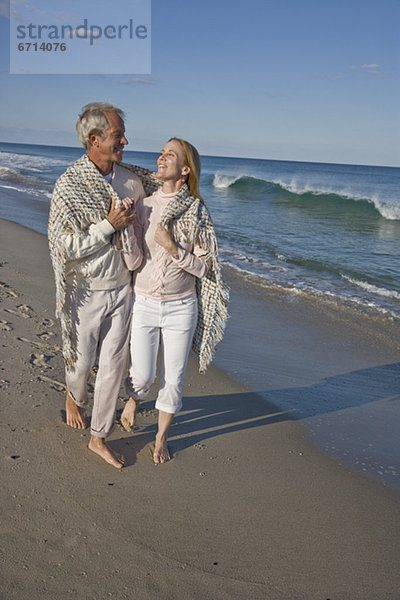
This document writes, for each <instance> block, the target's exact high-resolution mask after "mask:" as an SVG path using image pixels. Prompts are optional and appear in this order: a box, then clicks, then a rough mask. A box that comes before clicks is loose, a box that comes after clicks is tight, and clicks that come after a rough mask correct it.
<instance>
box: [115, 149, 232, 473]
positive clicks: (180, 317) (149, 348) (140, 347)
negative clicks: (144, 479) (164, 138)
mask: <svg viewBox="0 0 400 600" xmlns="http://www.w3.org/2000/svg"><path fill="white" fill-rule="evenodd" d="M157 166H158V171H157V177H158V178H159V179H160V180H161V181H162V182H163V183H162V187H161V189H159V190H157V191H156V192H155V193H154V194H153V195H152V196H149V197H148V198H145V199H144V200H143V201H139V202H138V203H137V206H136V219H135V222H134V225H133V227H131V228H130V232H131V236H130V237H131V252H130V253H129V254H126V255H125V258H126V263H127V266H128V268H129V269H131V270H135V269H137V271H136V273H135V276H134V284H133V290H134V307H133V319H132V335H131V367H130V371H129V377H128V378H127V389H128V391H129V393H130V398H129V400H128V402H127V403H126V406H125V408H124V411H123V413H122V415H121V423H122V425H123V426H124V428H125V429H126V430H127V431H131V430H132V427H133V425H134V422H135V416H136V409H137V405H138V403H139V401H140V400H143V399H144V398H145V397H146V396H147V394H148V392H149V389H150V386H151V384H152V383H153V381H154V379H155V376H156V362H157V353H158V347H159V343H160V341H161V352H162V357H161V366H160V371H161V372H160V389H159V393H158V397H157V401H156V408H157V409H158V411H159V418H158V432H157V435H156V441H155V448H154V453H153V460H154V462H155V463H156V464H158V463H164V462H166V461H168V460H169V459H170V455H169V452H168V448H167V443H166V442H167V436H168V430H169V427H170V425H171V422H172V419H173V416H174V415H175V414H176V413H177V412H178V411H179V410H180V409H181V407H182V392H183V384H184V378H185V372H186V364H187V359H188V355H189V350H190V347H191V346H192V343H193V349H194V351H195V352H196V353H197V354H198V356H199V359H200V368H199V370H200V372H201V373H203V372H204V371H205V370H206V368H207V365H208V364H209V363H210V361H211V360H212V357H213V354H214V350H215V346H216V344H217V343H218V342H219V341H220V340H221V339H222V335H223V331H224V327H225V321H226V319H227V310H226V305H227V302H228V299H229V295H228V290H227V288H226V287H225V286H224V284H223V282H222V279H221V274H220V268H219V265H218V261H217V255H218V250H217V242H216V239H215V233H214V228H213V225H212V222H211V219H210V216H209V214H208V211H207V209H206V207H205V206H204V203H203V200H202V198H201V196H200V193H199V176H200V157H199V154H198V152H197V150H196V148H194V147H193V146H192V145H191V144H189V142H186V141H184V140H181V139H179V138H171V139H170V140H169V141H168V143H167V144H166V146H165V148H164V149H163V150H162V152H161V155H160V157H159V158H158V160H157Z"/></svg>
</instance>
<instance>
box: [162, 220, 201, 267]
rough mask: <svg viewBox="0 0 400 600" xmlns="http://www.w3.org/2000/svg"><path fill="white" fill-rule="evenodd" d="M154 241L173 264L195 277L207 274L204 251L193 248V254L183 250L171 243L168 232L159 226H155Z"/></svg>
mask: <svg viewBox="0 0 400 600" xmlns="http://www.w3.org/2000/svg"><path fill="white" fill-rule="evenodd" d="M154 240H155V241H156V242H157V244H159V245H160V246H162V247H163V248H164V250H166V251H167V252H168V254H169V255H170V256H171V257H172V260H173V261H174V263H175V264H176V265H177V266H178V267H180V268H181V269H183V270H184V271H186V272H187V273H190V275H194V276H195V277H204V275H205V274H206V273H207V271H208V269H209V267H210V264H209V261H207V260H205V258H206V255H207V253H206V251H205V250H203V249H202V248H200V247H198V246H195V247H194V249H193V252H188V251H187V250H184V249H183V248H181V247H180V246H178V244H176V242H174V241H173V239H172V238H171V235H170V233H169V231H168V230H167V229H166V228H165V227H163V226H162V225H161V223H158V224H157V228H156V232H155V234H154Z"/></svg>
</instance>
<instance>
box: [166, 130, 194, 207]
mask: <svg viewBox="0 0 400 600" xmlns="http://www.w3.org/2000/svg"><path fill="white" fill-rule="evenodd" d="M173 140H175V141H176V142H179V144H180V145H181V148H182V150H183V156H184V160H185V166H187V167H189V169H190V172H189V175H188V179H187V186H188V188H189V192H190V193H191V194H192V196H194V197H195V198H198V199H199V200H201V202H203V198H202V197H201V196H200V191H199V180H200V171H201V162H200V156H199V153H198V152H197V150H196V148H195V147H194V146H192V144H191V143H190V142H187V141H186V140H182V139H181V138H177V137H172V138H171V139H170V140H168V141H169V142H172V141H173Z"/></svg>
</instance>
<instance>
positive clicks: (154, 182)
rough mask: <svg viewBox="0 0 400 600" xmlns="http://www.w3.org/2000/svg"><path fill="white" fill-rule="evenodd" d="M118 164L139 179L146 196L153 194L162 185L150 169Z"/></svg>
mask: <svg viewBox="0 0 400 600" xmlns="http://www.w3.org/2000/svg"><path fill="white" fill-rule="evenodd" d="M118 164H120V165H121V166H122V167H125V168H126V169H129V171H131V172H132V173H135V175H137V176H138V177H140V179H141V182H142V185H143V187H144V191H145V192H146V196H151V195H152V194H153V192H155V191H156V190H158V188H159V187H160V186H161V185H162V181H161V180H160V179H158V178H157V177H156V174H155V173H154V171H150V169H145V168H143V167H138V166H136V165H128V164H126V163H118Z"/></svg>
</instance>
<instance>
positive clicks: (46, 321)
mask: <svg viewBox="0 0 400 600" xmlns="http://www.w3.org/2000/svg"><path fill="white" fill-rule="evenodd" d="M53 325H54V321H53V319H43V321H42V327H53Z"/></svg>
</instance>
